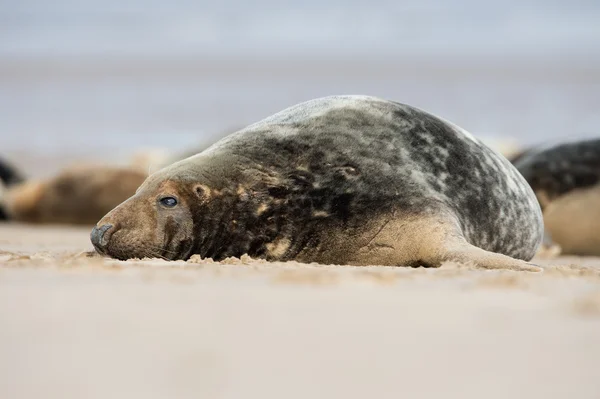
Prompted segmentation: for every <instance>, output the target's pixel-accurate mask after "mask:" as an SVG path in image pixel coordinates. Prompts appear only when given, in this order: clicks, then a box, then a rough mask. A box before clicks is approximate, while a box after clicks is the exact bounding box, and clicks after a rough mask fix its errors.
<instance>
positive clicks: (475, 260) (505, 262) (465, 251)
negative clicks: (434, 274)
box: [441, 241, 543, 272]
mask: <svg viewBox="0 0 600 399" xmlns="http://www.w3.org/2000/svg"><path fill="white" fill-rule="evenodd" d="M441 255H442V259H443V260H444V261H455V262H459V263H466V264H468V263H471V264H473V265H475V266H476V267H478V268H481V269H504V270H514V271H524V272H541V271H543V269H542V268H541V267H539V266H536V265H534V264H533V263H528V262H525V261H523V260H519V259H515V258H511V257H510V256H506V255H502V254H498V253H494V252H489V251H486V250H484V249H481V248H479V247H476V246H474V245H471V244H469V243H468V242H466V241H464V242H463V243H460V244H458V245H452V246H450V248H447V249H446V252H445V253H442V254H441Z"/></svg>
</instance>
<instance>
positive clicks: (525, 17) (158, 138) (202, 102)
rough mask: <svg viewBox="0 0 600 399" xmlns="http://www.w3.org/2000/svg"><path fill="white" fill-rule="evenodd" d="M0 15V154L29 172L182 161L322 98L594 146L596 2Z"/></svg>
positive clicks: (40, 7) (89, 5)
mask: <svg viewBox="0 0 600 399" xmlns="http://www.w3.org/2000/svg"><path fill="white" fill-rule="evenodd" d="M482 3H483V2H480V1H474V0H468V1H463V2H461V3H458V2H452V4H450V2H445V1H432V0H429V1H408V2H398V1H379V2H373V1H372V2H368V3H366V2H358V1H347V0H346V1H343V2H342V1H337V2H327V3H325V2H323V1H317V0H310V1H304V0H303V1H302V2H301V3H294V4H293V5H286V4H285V3H282V2H275V1H268V0H261V1H254V2H245V1H242V0H239V1H228V2H220V3H219V4H214V3H209V2H198V1H187V2H178V3H177V4H174V3H169V2H164V1H158V0H146V1H141V0H136V1H128V2H126V3H125V2H121V1H117V0H108V1H103V2H91V1H83V0H82V1H69V0H55V1H52V2H46V1H43V0H38V1H32V0H22V1H19V2H2V4H0V148H1V149H2V150H1V154H2V155H7V156H9V158H11V159H13V160H15V161H16V162H17V163H21V164H25V165H23V167H24V169H26V170H28V171H29V172H30V173H33V174H44V173H51V172H53V171H54V169H55V168H56V167H58V166H60V165H63V164H66V163H68V162H71V161H72V160H73V159H77V158H86V159H97V160H106V161H111V162H112V161H117V160H123V159H126V158H127V157H128V156H129V155H130V153H131V151H133V150H135V149H139V148H144V147H146V148H148V147H165V148H168V149H171V150H174V151H184V150H188V149H190V148H195V147H201V146H203V145H205V144H206V143H208V142H210V141H212V140H214V139H216V138H217V137H219V135H220V134H221V133H222V132H223V131H228V130H230V129H232V128H236V127H240V126H244V125H246V124H249V123H252V122H254V121H257V120H259V119H261V118H263V117H266V116H268V115H270V114H272V113H274V112H277V111H279V110H281V109H283V108H285V107H287V106H290V105H293V104H295V103H297V102H300V101H304V100H308V99H311V98H315V97H319V96H326V95H331V94H369V95H374V96H380V97H384V98H388V99H393V100H396V101H400V102H404V103H407V104H411V105H414V106H417V107H420V108H423V109H425V110H428V111H430V112H432V113H434V114H437V115H439V116H442V117H444V118H445V119H449V120H451V121H453V122H455V123H457V124H458V125H460V126H462V127H464V128H466V129H467V130H469V131H471V132H472V133H474V134H475V135H477V136H480V137H488V138H489V137H494V138H503V139H507V140H516V141H518V142H519V143H521V144H522V145H529V144H534V143H538V142H545V141H548V140H552V141H556V140H562V139H566V138H579V137H592V136H598V135H599V134H600V128H599V127H600V114H599V112H598V110H599V109H600V68H599V66H600V57H598V56H599V55H600V24H598V23H597V21H598V20H600V5H598V2H595V1H571V2H557V1H545V2H541V1H540V2H535V1H528V2H523V1H517V0H511V1H504V2H498V3H495V4H494V3H489V4H482Z"/></svg>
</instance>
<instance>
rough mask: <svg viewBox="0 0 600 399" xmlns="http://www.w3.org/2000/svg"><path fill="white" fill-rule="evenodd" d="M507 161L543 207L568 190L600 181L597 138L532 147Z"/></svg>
mask: <svg viewBox="0 0 600 399" xmlns="http://www.w3.org/2000/svg"><path fill="white" fill-rule="evenodd" d="M511 161H512V162H513V164H514V165H515V167H516V168H517V169H518V170H519V172H520V173H521V174H522V175H523V176H524V177H525V179H526V180H527V182H528V183H529V185H530V186H531V187H532V189H533V191H534V192H535V194H536V196H537V197H538V200H539V202H540V205H541V206H542V208H544V207H545V206H546V205H547V204H548V203H549V202H550V201H553V200H554V199H556V198H558V197H559V196H561V195H563V194H566V193H568V192H569V191H572V190H575V189H578V188H585V187H590V186H593V185H595V184H598V182H600V139H594V140H582V141H574V142H568V143H562V144H559V145H552V146H548V147H541V148H533V149H530V150H528V151H525V152H523V153H521V154H518V155H517V156H515V157H514V158H513V159H511Z"/></svg>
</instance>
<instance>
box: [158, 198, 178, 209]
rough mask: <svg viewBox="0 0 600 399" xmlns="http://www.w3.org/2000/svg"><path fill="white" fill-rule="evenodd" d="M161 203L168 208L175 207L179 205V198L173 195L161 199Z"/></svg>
mask: <svg viewBox="0 0 600 399" xmlns="http://www.w3.org/2000/svg"><path fill="white" fill-rule="evenodd" d="M160 204H161V205H162V206H164V207H166V208H173V207H174V206H175V205H177V199H176V198H173V197H164V198H161V199H160Z"/></svg>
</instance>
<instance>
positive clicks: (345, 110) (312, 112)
mask: <svg viewBox="0 0 600 399" xmlns="http://www.w3.org/2000/svg"><path fill="white" fill-rule="evenodd" d="M542 233H543V223H542V216H541V211H540V207H539V205H538V203H537V201H536V198H535V195H534V193H533V191H532V190H531V188H530V187H529V185H528V184H527V182H526V181H525V179H524V178H523V177H522V176H521V175H520V174H519V172H518V171H517V170H516V169H515V168H514V167H513V166H512V165H511V163H510V162H509V161H508V160H507V159H506V158H504V157H503V156H502V155H500V154H498V153H497V152H495V151H493V150H491V149H490V148H488V147H487V146H486V145H484V144H483V143H482V142H480V141H479V140H478V139H476V138H475V137H473V136H472V135H471V134H470V133H468V132H466V131H465V130H463V129H461V128H459V127H458V126H456V125H454V124H452V123H450V122H448V121H445V120H443V119H441V118H438V117H436V116H433V115H431V114H429V113H427V112H424V111H422V110H420V109H417V108H414V107H411V106H408V105H404V104H400V103H397V102H393V101H387V100H384V99H380V98H375V97H369V96H351V95H348V96H330V97H324V98H319V99H315V100H311V101H307V102H304V103H301V104H298V105H295V106H292V107H290V108H288V109H285V110H283V111H281V112H279V113H277V114H275V115H273V116H271V117H268V118H266V119H264V120H262V121H260V122H258V123H255V124H253V125H250V126H248V127H246V128H244V129H242V130H240V131H238V132H236V133H233V134H231V135H229V136H227V137H226V138H224V139H222V140H220V141H218V142H217V143H215V144H213V145H212V146H210V147H209V148H208V149H206V150H205V151H203V152H201V153H199V154H197V155H194V156H192V157H189V158H186V159H184V160H182V161H179V162H176V163H174V164H172V165H170V166H168V167H166V168H163V169H161V170H159V171H157V172H155V173H153V174H152V175H150V176H149V177H148V178H147V179H146V181H145V182H144V183H143V184H142V185H141V186H140V188H139V189H138V190H137V192H136V194H135V195H134V196H133V197H131V198H129V199H128V200H127V201H125V202H124V203H122V204H121V205H119V206H118V207H116V208H115V209H113V210H112V211H111V212H109V213H108V214H107V215H106V216H105V217H104V218H102V219H101V220H100V221H99V222H98V223H97V225H96V227H95V228H94V229H93V230H92V233H91V240H92V243H93V244H94V246H95V248H96V250H97V251H98V252H100V253H102V254H106V255H109V256H111V257H114V258H118V259H130V258H142V257H162V258H166V259H188V258H189V257H190V256H191V255H193V254H199V255H200V256H201V257H203V258H204V257H210V258H213V259H215V260H221V259H224V258H226V257H230V256H234V257H238V256H241V255H243V254H248V255H249V256H251V257H255V258H264V259H267V260H269V261H287V260H296V261H301V262H318V263H324V264H346V265H397V266H431V267H436V266H439V265H440V264H441V263H443V262H445V261H458V262H471V263H473V264H475V265H477V266H480V267H485V268H507V269H513V270H530V271H538V270H540V269H539V268H538V267H536V266H535V265H531V264H529V263H527V262H526V261H528V260H530V259H531V258H532V257H533V256H534V254H535V253H536V250H537V248H538V246H539V244H540V242H541V238H542Z"/></svg>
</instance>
